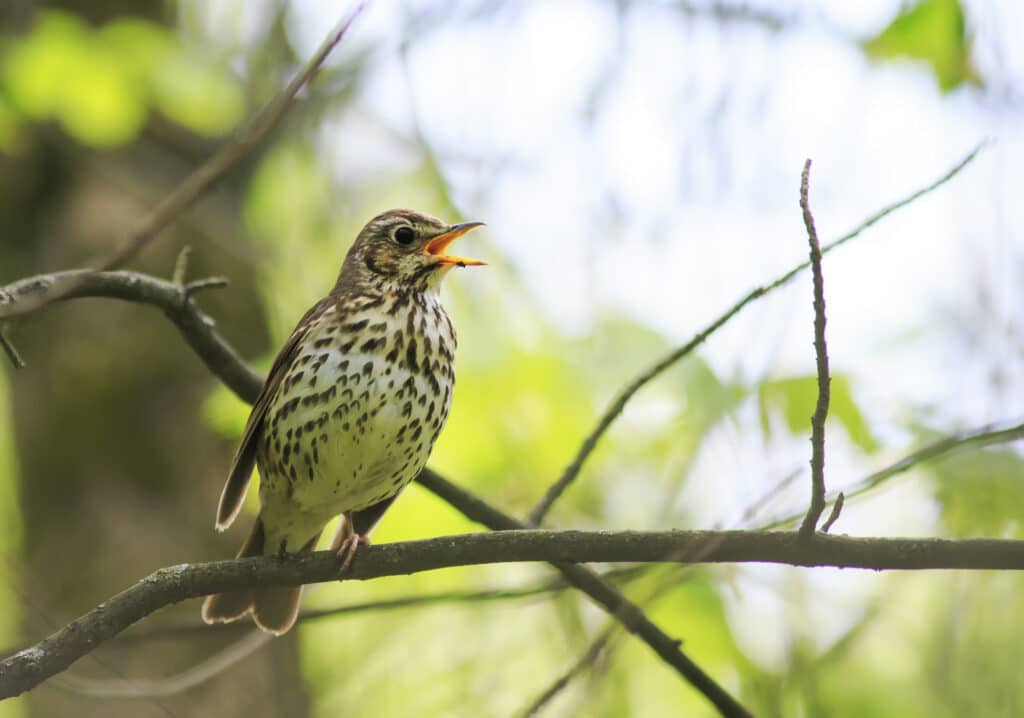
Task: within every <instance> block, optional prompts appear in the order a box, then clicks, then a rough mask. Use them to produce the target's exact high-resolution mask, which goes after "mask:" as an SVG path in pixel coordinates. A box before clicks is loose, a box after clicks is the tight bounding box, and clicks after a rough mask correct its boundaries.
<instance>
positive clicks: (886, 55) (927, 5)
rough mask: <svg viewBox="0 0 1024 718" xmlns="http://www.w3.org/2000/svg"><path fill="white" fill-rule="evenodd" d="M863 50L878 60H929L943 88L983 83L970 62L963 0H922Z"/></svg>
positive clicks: (969, 44)
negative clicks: (962, 5)
mask: <svg viewBox="0 0 1024 718" xmlns="http://www.w3.org/2000/svg"><path fill="white" fill-rule="evenodd" d="M864 51H865V52H866V53H867V54H868V57H871V58H874V59H877V60H892V59H896V58H909V59H911V60H917V61H920V62H924V63H926V64H927V65H928V66H929V68H930V69H931V71H932V73H933V74H934V75H935V79H936V81H937V82H938V84H939V88H940V89H941V90H942V91H943V92H949V91H950V90H954V89H956V88H957V87H959V86H960V85H962V84H965V83H969V84H974V85H978V84H981V78H980V76H979V75H978V72H977V71H976V70H975V68H974V66H973V65H972V64H971V43H970V39H969V37H968V35H967V30H966V23H965V22H964V11H963V8H962V7H961V5H960V0H920V1H919V2H917V3H915V4H914V5H912V6H910V7H909V8H907V9H906V10H903V11H902V12H900V14H899V15H897V16H896V18H895V19H894V20H893V21H892V22H891V23H890V24H889V25H888V27H886V28H885V29H884V30H882V32H880V33H879V34H878V35H876V36H874V37H872V38H870V39H868V40H866V41H864Z"/></svg>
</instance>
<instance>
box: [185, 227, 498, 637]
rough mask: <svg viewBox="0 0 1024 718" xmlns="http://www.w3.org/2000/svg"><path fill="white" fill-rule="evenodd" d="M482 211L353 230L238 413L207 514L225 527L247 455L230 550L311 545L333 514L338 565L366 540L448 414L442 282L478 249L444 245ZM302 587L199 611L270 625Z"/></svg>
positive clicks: (451, 332) (289, 612) (450, 368)
mask: <svg viewBox="0 0 1024 718" xmlns="http://www.w3.org/2000/svg"><path fill="white" fill-rule="evenodd" d="M482 225H483V223H482V222H463V223H459V224H448V223H447V222H444V221H442V220H440V219H438V218H437V217H433V216H431V215H429V214H425V213H422V212H416V211H413V210H408V209H393V210H389V211H387V212H383V213H381V214H379V215H377V216H376V217H374V218H373V219H371V220H370V221H369V222H368V223H367V224H366V226H365V227H363V229H362V230H361V231H360V232H359V234H358V235H357V237H356V239H355V241H354V242H353V244H352V246H351V248H350V249H349V251H348V253H347V255H346V256H345V260H344V262H343V264H342V268H341V272H340V273H339V275H338V280H337V283H336V284H335V285H334V287H333V289H331V291H330V292H329V293H328V294H327V296H325V297H324V298H323V299H321V300H320V301H318V302H317V303H316V304H314V305H313V306H312V307H311V308H310V309H309V311H307V312H306V314H305V315H304V316H303V317H302V318H301V319H300V320H299V323H298V324H297V325H296V327H295V329H294V331H292V333H291V335H290V336H289V338H288V341H287V342H285V344H284V347H282V349H281V350H280V352H279V353H278V354H277V357H276V358H275V360H274V362H273V365H272V367H271V369H270V372H269V374H268V376H267V378H266V381H265V382H264V384H263V387H262V389H261V390H260V393H259V395H258V396H257V398H256V401H255V403H254V404H253V408H252V411H251V413H250V414H249V418H248V421H247V422H246V425H245V429H244V431H243V434H242V440H241V443H240V444H239V446H238V449H237V451H236V453H235V457H234V460H233V462H232V464H231V469H230V471H229V472H228V477H227V480H226V482H225V484H224V489H223V491H222V493H221V496H220V503H219V505H218V508H217V518H216V524H215V526H216V529H217V530H218V531H224V530H226V529H227V528H228V527H229V526H230V525H231V524H232V523H233V522H234V520H235V519H236V518H237V516H238V514H239V512H240V511H241V508H242V503H243V501H244V499H245V494H246V492H247V490H248V486H249V483H250V479H251V476H252V473H253V469H254V467H258V468H259V477H260V489H259V496H260V511H259V514H258V515H257V517H256V520H255V522H254V523H253V526H252V530H251V532H250V533H249V537H248V539H246V541H245V543H244V544H243V545H242V548H241V549H240V550H239V552H238V558H244V557H248V556H261V555H278V556H285V555H288V554H293V553H296V552H306V551H313V550H315V548H316V544H317V541H318V540H319V538H320V534H321V533H322V532H323V530H324V527H325V526H326V524H327V523H328V522H329V521H330V520H331V519H333V518H334V517H336V516H338V515H339V514H340V515H341V517H342V519H341V522H340V525H339V527H338V530H337V532H336V533H335V536H334V539H333V540H332V542H331V548H332V549H333V550H334V551H336V552H337V553H338V555H339V556H340V557H341V558H342V560H343V563H342V567H341V575H343V574H344V572H345V571H346V570H347V568H348V566H349V564H350V563H351V561H352V558H353V556H354V555H355V553H356V549H357V548H358V546H359V545H361V544H366V543H369V534H370V531H371V530H372V529H373V528H374V526H375V525H376V524H377V522H378V521H379V520H380V519H381V517H382V516H383V514H384V512H385V511H386V510H387V509H388V507H389V506H390V505H391V504H392V502H394V500H395V499H396V498H397V496H398V495H399V493H400V492H401V491H402V489H403V488H405V486H406V485H407V484H408V483H409V482H411V481H412V480H413V479H414V478H415V477H416V476H417V475H418V474H419V472H420V471H421V470H422V469H423V467H424V466H425V465H426V462H427V458H428V457H429V456H430V452H431V450H432V448H433V445H434V442H435V441H436V440H437V437H438V435H439V434H440V432H441V429H442V428H443V427H444V425H445V421H446V420H447V418H448V411H449V409H450V407H451V402H452V392H453V389H454V386H455V369H454V360H455V347H456V335H455V327H454V325H453V324H452V321H451V319H450V318H449V316H448V314H447V312H446V311H445V309H444V307H443V306H442V305H441V300H440V296H439V287H440V284H441V281H442V279H443V278H444V277H445V275H446V274H447V273H448V271H449V270H451V269H452V268H453V267H469V266H478V265H483V264H485V263H484V262H482V261H480V260H476V259H468V258H465V257H458V256H453V255H448V254H446V253H445V250H446V249H447V248H448V246H449V245H450V244H451V243H452V242H453V241H455V240H456V239H458V238H459V237H461V236H462V235H464V234H466V233H467V232H469V231H471V230H473V229H476V228H477V227H480V226H482ZM301 596H302V586H294V587H292V586H285V587H279V586H271V587H257V588H253V589H248V590H241V591H233V592H228V593H220V594H214V595H211V596H208V597H207V598H206V600H205V601H204V603H203V607H202V618H203V620H204V621H205V622H206V623H216V622H230V621H234V620H237V619H239V618H242V617H243V616H245V615H246V614H248V613H252V616H253V619H254V621H255V623H256V625H257V626H259V627H260V628H261V629H263V630H264V631H266V632H268V633H272V634H274V635H281V634H283V633H285V632H287V631H288V630H289V629H290V628H291V627H292V626H293V625H294V623H295V620H296V618H297V616H298V611H299V603H300V600H301Z"/></svg>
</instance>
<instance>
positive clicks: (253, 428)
mask: <svg viewBox="0 0 1024 718" xmlns="http://www.w3.org/2000/svg"><path fill="white" fill-rule="evenodd" d="M331 303H332V302H331V301H330V299H329V298H325V299H322V300H320V301H319V302H317V303H316V304H314V305H313V307H312V308H311V309H310V310H309V311H308V312H306V314H305V316H303V317H302V319H300V320H299V323H298V325H297V326H296V327H295V329H294V331H292V335H291V336H290V337H288V341H287V342H286V343H285V345H284V346H283V347H282V348H281V351H280V352H278V354H277V358H276V359H274V365H273V366H272V367H270V373H269V374H268V375H267V380H266V381H265V382H264V383H263V388H262V389H260V393H259V396H257V397H256V402H255V403H254V404H253V405H252V413H251V414H249V420H248V421H247V422H246V424H245V431H244V432H243V434H242V443H241V444H239V446H238V451H236V452H235V458H234V460H233V461H232V462H231V472H230V473H229V474H228V480H227V481H226V482H225V483H224V490H223V491H222V492H221V494H220V504H219V505H218V506H217V523H216V524H215V525H216V527H217V530H218V531H224V530H225V529H227V528H228V526H230V525H231V524H232V522H234V520H235V517H237V516H238V512H239V511H241V510H242V502H243V501H244V500H245V492H246V491H247V490H248V488H249V479H250V478H252V470H253V468H254V467H255V465H256V449H257V448H258V446H259V441H260V435H261V434H262V432H263V419H264V418H265V417H266V414H267V409H268V408H269V406H270V404H271V403H272V402H273V400H274V395H275V394H277V388H278V387H279V386H280V385H281V382H282V380H283V379H284V375H285V374H287V373H288V367H290V366H291V364H292V362H293V361H295V359H296V358H297V355H298V353H299V345H300V344H301V343H302V340H303V338H304V337H305V336H306V334H308V333H309V330H310V323H311V322H312V320H313V319H315V318H316V317H317V316H319V315H320V314H321V313H322V312H323V310H324V309H326V308H327V306H329V305H330V304H331Z"/></svg>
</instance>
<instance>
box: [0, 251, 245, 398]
mask: <svg viewBox="0 0 1024 718" xmlns="http://www.w3.org/2000/svg"><path fill="white" fill-rule="evenodd" d="M224 281H225V280H223V279H220V278H213V279H210V280H198V281H195V282H192V283H191V284H190V285H184V286H180V285H177V284H174V283H173V282H168V281H167V280H164V279H160V278H158V277H153V276H150V275H148V274H140V273H138V272H125V271H119V272H93V271H92V270H89V269H76V270H70V271H67V272H55V273H53V274H40V275H38V276H35V277H29V278H27V279H22V280H20V281H18V282H15V283H14V284H9V285H7V286H6V287H4V288H2V289H0V296H5V295H6V296H7V297H10V301H12V302H14V303H16V304H17V303H21V302H25V301H32V300H33V298H34V297H35V296H37V295H40V294H41V295H46V296H59V298H60V299H62V300H67V299H76V298H79V297H107V298H111V299H122V300H125V301H129V302H135V303H138V304H149V305H151V306H154V307H158V308H160V309H161V310H163V313H164V314H165V315H166V316H167V318H168V319H170V320H171V322H172V323H173V324H174V325H175V326H176V327H177V328H178V330H179V331H180V332H181V335H182V337H184V339H185V341H186V342H187V343H188V345H189V346H190V347H191V348H192V350H193V351H194V352H195V353H196V354H198V355H199V358H200V359H202V360H203V362H204V363H205V364H206V366H207V367H208V368H209V369H210V371H212V372H213V374H214V375H215V376H216V377H217V378H219V379H220V380H221V381H222V382H224V383H225V384H226V385H227V386H228V388H230V389H231V390H232V391H234V392H235V393H236V394H238V395H239V396H241V397H242V398H243V399H247V400H248V401H250V402H252V401H254V400H255V397H256V395H257V394H258V393H259V390H260V387H261V386H262V385H263V377H262V375H260V374H259V373H258V372H256V371H254V370H252V369H250V368H249V367H248V366H247V365H246V363H245V360H244V359H242V357H241V356H239V354H238V353H237V352H236V351H235V350H234V348H233V347H232V346H231V345H230V344H228V343H227V341H225V340H224V338H223V337H221V336H220V334H219V333H218V332H217V331H216V329H215V328H214V327H215V325H214V321H213V320H212V319H211V318H210V317H208V316H207V315H206V314H204V313H203V312H202V311H201V310H200V309H199V308H198V307H197V306H196V305H195V303H194V302H193V301H191V300H190V299H189V296H190V295H191V294H193V293H194V292H195V291H196V290H197V289H201V288H205V287H210V286H223V283H224ZM190 287H191V289H190Z"/></svg>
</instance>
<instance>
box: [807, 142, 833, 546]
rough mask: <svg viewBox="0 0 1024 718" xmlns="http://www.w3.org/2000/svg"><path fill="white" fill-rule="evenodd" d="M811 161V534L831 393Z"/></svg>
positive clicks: (821, 502) (818, 505)
mask: <svg viewBox="0 0 1024 718" xmlns="http://www.w3.org/2000/svg"><path fill="white" fill-rule="evenodd" d="M810 178H811V161H810V160H807V161H806V162H804V171H803V173H801V175H800V210H801V211H802V212H803V217H804V227H806V228H807V242H808V244H809V245H810V247H811V251H810V255H811V277H812V278H813V283H814V359H815V366H816V368H817V374H818V401H817V403H816V405H815V407H814V415H813V416H811V505H810V506H809V507H808V509H807V516H806V517H804V521H803V523H802V524H801V525H800V535H801V536H803V537H804V538H811V537H813V536H814V531H815V529H817V527H818V520H819V519H820V518H821V512H822V511H824V510H825V420H826V419H827V418H828V405H829V398H830V395H831V392H830V385H831V383H832V378H831V377H830V376H829V373H828V346H827V345H826V344H825V323H826V319H825V278H824V276H823V275H822V272H821V245H820V244H819V243H818V230H817V229H816V228H815V226H814V215H813V214H811V203H810V199H809V193H810Z"/></svg>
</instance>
